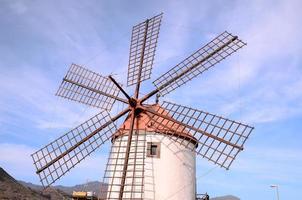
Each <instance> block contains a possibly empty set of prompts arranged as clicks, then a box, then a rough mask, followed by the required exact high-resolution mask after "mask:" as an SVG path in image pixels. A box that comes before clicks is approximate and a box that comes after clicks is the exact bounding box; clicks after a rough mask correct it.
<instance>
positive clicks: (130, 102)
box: [129, 98, 137, 108]
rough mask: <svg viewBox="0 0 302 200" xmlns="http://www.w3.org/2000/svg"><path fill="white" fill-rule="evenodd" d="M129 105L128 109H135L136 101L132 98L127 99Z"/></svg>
mask: <svg viewBox="0 0 302 200" xmlns="http://www.w3.org/2000/svg"><path fill="white" fill-rule="evenodd" d="M129 105H130V107H132V108H135V107H136V105H137V100H136V99H134V98H130V99H129Z"/></svg>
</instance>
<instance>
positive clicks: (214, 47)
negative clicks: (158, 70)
mask: <svg viewBox="0 0 302 200" xmlns="http://www.w3.org/2000/svg"><path fill="white" fill-rule="evenodd" d="M244 45H246V44H245V43H244V42H242V41H241V40H240V39H238V37H237V36H233V35H232V34H230V33H228V32H226V31H225V32H223V33H222V34H220V35H219V36H218V37H216V38H215V39H213V40H212V41H211V42H209V43H208V44H206V45H205V46H204V47H202V48H201V49H199V50H197V51H196V52H195V53H193V54H192V55H191V56H189V57H187V58H186V59H185V60H183V61H182V62H180V63H179V64H178V65H176V66H175V67H173V68H172V69H170V70H169V71H168V72H166V73H165V74H163V75H162V76H160V77H159V78H157V79H156V80H155V81H153V84H154V85H155V87H156V88H157V90H159V93H160V94H161V96H164V95H166V94H168V93H170V92H171V91H173V90H175V89H176V88H178V87H180V86H182V85H184V84H185V83H187V82H188V81H190V80H191V79H193V78H195V77H196V76H198V75H199V74H201V73H203V72H204V71H206V70H208V69H209V68H211V67H213V66H214V65H216V64H217V63H219V62H220V61H221V60H223V59H225V58H226V57H228V56H230V55H231V54H233V53H234V52H236V51H237V50H238V49H240V48H242V47H243V46H244Z"/></svg>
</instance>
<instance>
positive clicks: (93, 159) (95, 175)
mask: <svg viewBox="0 0 302 200" xmlns="http://www.w3.org/2000/svg"><path fill="white" fill-rule="evenodd" d="M35 151H36V149H34V148H32V147H29V146H27V145H22V144H13V143H0V166H1V167H2V168H4V170H6V171H7V172H8V173H9V174H11V175H12V176H13V177H14V178H15V179H17V180H23V181H30V182H32V183H36V184H39V179H38V175H37V174H36V173H35V167H34V164H33V162H32V159H31V156H30V155H31V154H32V153H33V152H35ZM102 151H103V148H102ZM107 153H108V152H106V151H103V152H102V153H99V152H96V153H94V154H93V155H92V156H89V157H87V158H86V159H85V160H83V161H82V162H81V163H80V164H78V165H77V166H76V167H75V168H74V169H72V170H71V171H70V172H69V173H68V174H66V175H65V176H64V177H63V178H61V179H60V180H59V181H57V182H56V184H63V185H75V184H78V183H84V182H86V180H90V181H94V180H99V181H101V180H102V176H103V173H104V170H105V165H106V161H107V156H108V155H107Z"/></svg>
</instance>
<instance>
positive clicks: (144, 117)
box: [114, 104, 197, 143]
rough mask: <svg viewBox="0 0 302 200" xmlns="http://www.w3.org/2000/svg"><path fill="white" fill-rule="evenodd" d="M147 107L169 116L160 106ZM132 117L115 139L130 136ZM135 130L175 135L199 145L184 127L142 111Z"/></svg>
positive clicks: (119, 130)
mask: <svg viewBox="0 0 302 200" xmlns="http://www.w3.org/2000/svg"><path fill="white" fill-rule="evenodd" d="M146 107H148V108H149V109H152V110H153V111H156V112H157V113H162V114H164V115H168V116H169V114H168V112H167V111H166V110H165V109H164V108H162V107H160V106H159V105H158V104H154V105H146ZM131 115H132V113H130V114H129V115H128V116H127V118H126V120H125V122H124V123H123V124H122V125H121V126H120V128H119V129H118V131H117V132H116V133H115V136H114V138H116V137H119V136H120V135H125V134H128V132H129V129H130V124H131ZM170 117H171V116H170ZM163 125H164V126H163ZM134 130H146V131H147V132H157V133H159V134H167V135H174V136H176V137H181V138H184V139H186V140H190V141H192V142H193V143H197V140H196V139H195V138H194V137H193V136H192V135H191V134H190V133H189V132H188V131H186V129H185V127H184V126H180V125H178V124H176V123H174V122H172V121H168V120H166V119H164V118H162V117H157V116H155V117H154V116H153V114H151V113H146V112H145V111H142V112H141V113H140V114H139V115H138V117H137V118H136V120H135V124H134Z"/></svg>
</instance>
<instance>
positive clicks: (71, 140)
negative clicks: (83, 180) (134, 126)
mask: <svg viewBox="0 0 302 200" xmlns="http://www.w3.org/2000/svg"><path fill="white" fill-rule="evenodd" d="M127 112H128V110H125V111H124V112H121V113H120V114H119V115H118V116H116V117H115V118H111V117H110V115H109V113H108V112H107V111H103V112H101V113H99V114H97V115H95V116H94V117H92V118H90V119H89V120H87V121H86V122H84V123H82V124H81V125H79V126H77V127H76V128H74V129H72V130H71V131H69V132H68V133H66V134H64V135H62V136H61V137H59V138H58V139H56V140H54V141H53V142H51V143H49V144H48V145H46V146H45V147H43V148H42V149H40V150H38V151H37V152H35V153H33V154H32V155H31V156H32V159H33V161H34V164H35V166H36V169H37V174H39V177H40V181H41V183H42V185H43V186H44V187H47V186H49V185H51V184H52V183H54V182H55V181H56V180H58V179H59V178H60V177H62V176H63V175H64V174H66V173H67V172H68V171H69V170H70V169H71V168H73V167H74V166H75V165H77V164H78V163H79V162H81V161H82V160H83V159H84V158H86V157H87V156H89V155H90V154H91V153H92V152H93V151H95V150H96V149H97V148H98V147H99V146H101V145H102V144H104V143H105V142H106V141H108V140H109V139H110V138H111V136H112V134H113V133H114V132H115V131H116V127H115V124H114V123H113V122H114V121H115V120H117V119H118V118H119V117H120V116H122V115H124V114H126V113H127Z"/></svg>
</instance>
